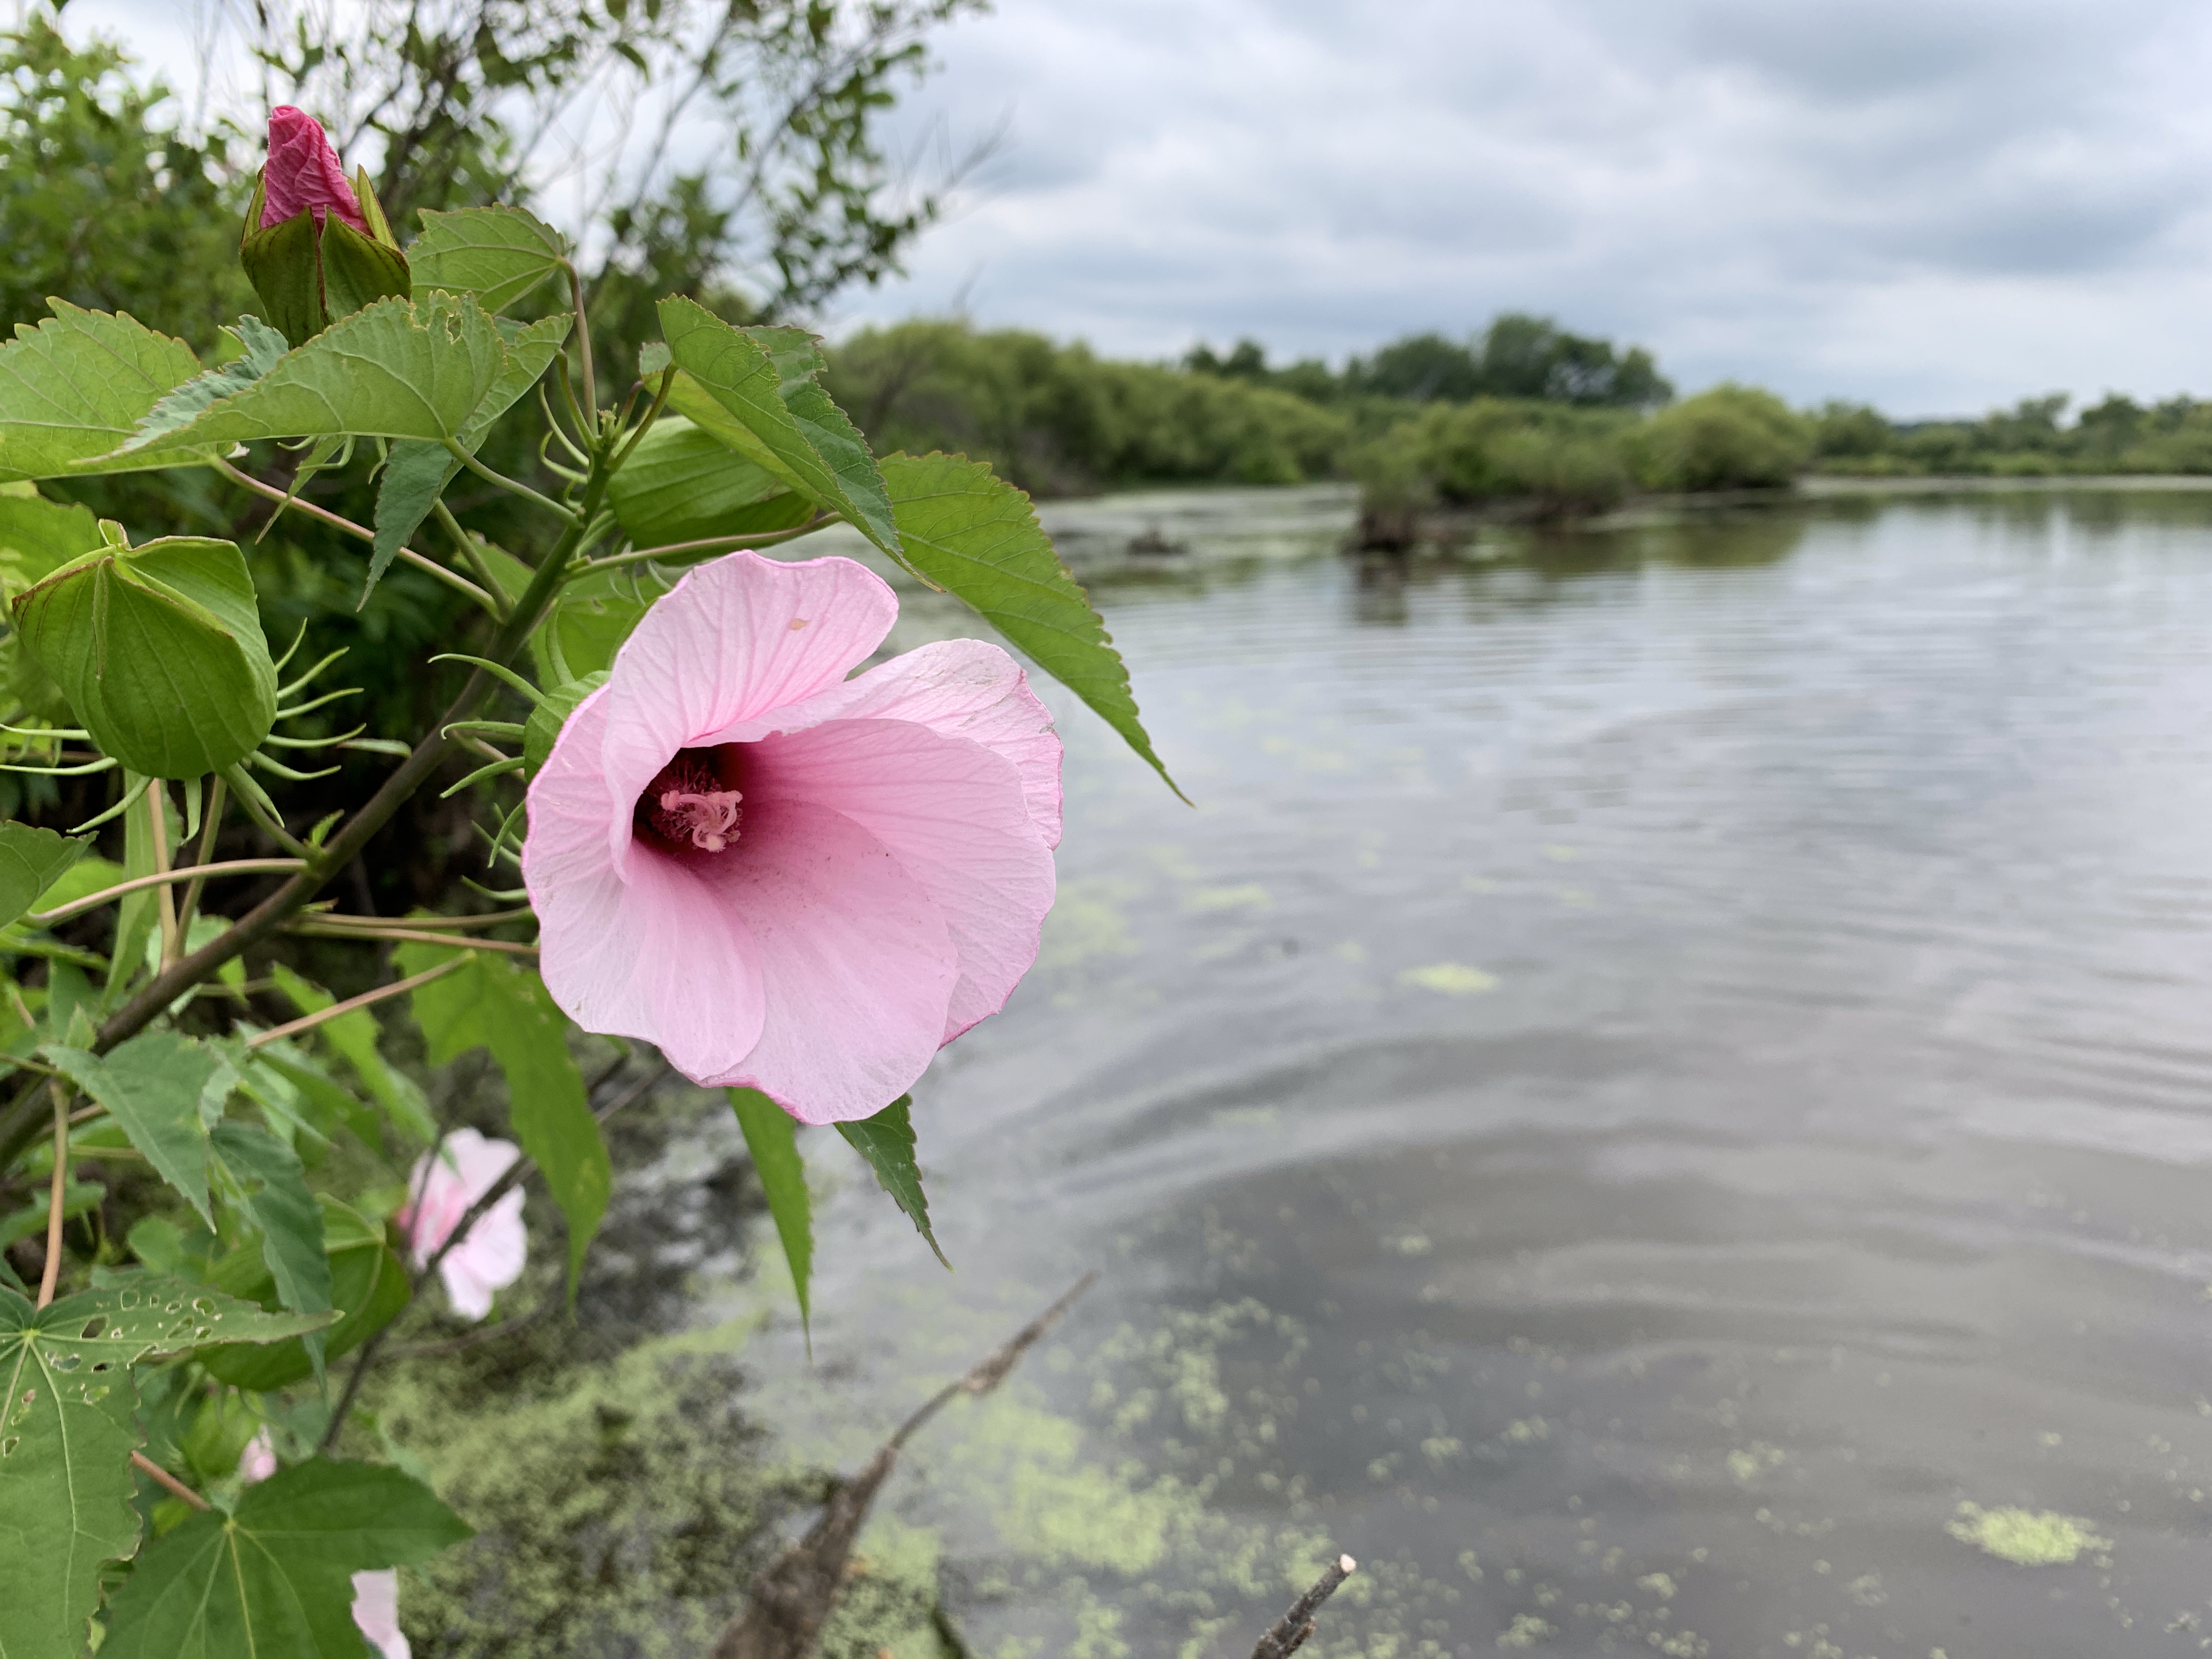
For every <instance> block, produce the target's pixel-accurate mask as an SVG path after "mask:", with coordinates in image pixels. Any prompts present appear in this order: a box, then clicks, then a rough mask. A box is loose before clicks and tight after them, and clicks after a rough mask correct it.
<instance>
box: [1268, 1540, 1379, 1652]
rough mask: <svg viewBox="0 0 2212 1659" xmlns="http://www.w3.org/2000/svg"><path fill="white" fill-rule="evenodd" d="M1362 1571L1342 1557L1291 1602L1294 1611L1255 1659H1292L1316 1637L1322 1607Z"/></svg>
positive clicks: (1272, 1632)
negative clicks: (1315, 1629) (1323, 1603)
mask: <svg viewBox="0 0 2212 1659" xmlns="http://www.w3.org/2000/svg"><path fill="white" fill-rule="evenodd" d="M1358 1570H1359V1563H1358V1562H1357V1561H1355V1560H1353V1559H1352V1558H1351V1557H1350V1556H1348V1555H1340V1556H1338V1557H1337V1558H1336V1560H1335V1562H1334V1565H1331V1566H1330V1568H1329V1570H1328V1571H1327V1572H1324V1573H1323V1574H1322V1576H1321V1577H1319V1578H1318V1579H1316V1581H1315V1583H1314V1587H1313V1588H1312V1589H1310V1590H1308V1591H1307V1592H1306V1593H1305V1594H1304V1595H1301V1596H1300V1597H1298V1599H1297V1601H1293V1602H1291V1610H1290V1611H1289V1612H1288V1613H1285V1614H1284V1615H1283V1616H1282V1617H1281V1618H1280V1619H1278V1620H1276V1621H1275V1624H1274V1628H1273V1629H1272V1630H1270V1631H1269V1632H1267V1634H1266V1635H1265V1636H1263V1637H1261V1638H1260V1645H1259V1646H1258V1647H1256V1648H1254V1649H1253V1650H1252V1659H1290V1656H1291V1655H1292V1654H1294V1653H1296V1652H1297V1650H1299V1649H1300V1648H1302V1647H1304V1645H1305V1644H1306V1638H1308V1637H1309V1636H1311V1635H1312V1634H1313V1633H1314V1614H1316V1613H1319V1612H1320V1611H1321V1604H1322V1602H1324V1601H1328V1598H1329V1597H1330V1596H1332V1595H1335V1594H1336V1592H1337V1587H1338V1586H1339V1585H1340V1584H1342V1583H1344V1581H1345V1580H1346V1579H1347V1578H1349V1577H1352V1574H1353V1573H1355V1572H1357V1571H1358Z"/></svg>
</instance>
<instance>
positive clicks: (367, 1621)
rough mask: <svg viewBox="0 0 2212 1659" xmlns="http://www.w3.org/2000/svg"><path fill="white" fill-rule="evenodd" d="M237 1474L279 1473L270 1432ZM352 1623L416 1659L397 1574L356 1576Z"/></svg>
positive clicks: (383, 1645)
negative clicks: (402, 1616) (403, 1621)
mask: <svg viewBox="0 0 2212 1659" xmlns="http://www.w3.org/2000/svg"><path fill="white" fill-rule="evenodd" d="M464 1133H466V1132H465V1131H464ZM238 1472H239V1474H240V1475H241V1476H243V1477H244V1479H245V1480H246V1485H247V1486H252V1484H253V1483H254V1482H255V1481H257V1480H267V1479H268V1478H269V1477H270V1475H272V1474H276V1447H275V1446H274V1445H272V1444H271V1443H270V1439H269V1431H268V1430H266V1429H264V1430H262V1431H260V1432H259V1433H258V1434H257V1435H255V1436H254V1437H253V1438H252V1439H251V1440H249V1441H247V1442H246V1450H245V1453H244V1455H241V1456H240V1458H239V1460H238ZM353 1622H354V1623H355V1625H356V1626H358V1627H359V1628H360V1631H361V1633H362V1635H363V1636H365V1637H367V1638H368V1640H369V1642H370V1643H371V1644H373V1645H374V1647H375V1649H376V1650H377V1651H378V1652H379V1653H380V1654H382V1655H383V1656H384V1659H414V1650H412V1649H411V1648H410V1647H409V1646H408V1645H407V1638H406V1637H404V1635H402V1634H401V1633H400V1630H399V1575H398V1573H397V1572H394V1571H390V1570H389V1569H386V1571H381V1572H357V1573H356V1574H354V1576H353Z"/></svg>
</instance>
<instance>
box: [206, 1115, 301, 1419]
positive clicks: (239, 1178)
mask: <svg viewBox="0 0 2212 1659" xmlns="http://www.w3.org/2000/svg"><path fill="white" fill-rule="evenodd" d="M208 1145H209V1147H210V1150H211V1151H212V1152H214V1153H215V1156H216V1161H217V1162H218V1163H220V1164H222V1167H223V1169H224V1170H226V1171H227V1172H228V1174H229V1176H230V1178H231V1181H232V1182H233V1183H234V1185H235V1186H236V1187H237V1188H239V1199H240V1207H241V1208H242V1209H244V1210H245V1212H246V1215H247V1216H248V1217H249V1218H252V1222H253V1225H254V1226H255V1227H256V1228H257V1229H258V1231H259V1232H260V1234H261V1256H262V1260H263V1261H265V1262H266V1263H267V1264H268V1267H269V1274H270V1278H271V1279H274V1280H275V1281H276V1295H277V1298H278V1300H280V1301H282V1302H283V1304H284V1305H285V1306H286V1307H288V1308H290V1309H292V1310H295V1312H298V1313H304V1314H321V1313H328V1312H330V1311H331V1262H330V1258H329V1257H328V1256H327V1255H325V1254H324V1251H323V1212H322V1208H321V1206H319V1205H318V1204H317V1203H316V1202H315V1197H314V1194H313V1193H310V1192H309V1191H308V1190H307V1171H306V1170H303V1169H301V1167H300V1158H299V1154H298V1153H296V1152H294V1151H293V1150H292V1149H291V1148H290V1147H289V1146H286V1145H285V1144H284V1143H283V1141H281V1140H279V1139H276V1136H275V1135H272V1134H270V1133H269V1131H268V1130H266V1129H264V1128H262V1127H259V1126H258V1124H252V1123H218V1124H216V1126H215V1127H214V1128H213V1129H212V1130H210V1131H209V1133H208ZM306 1342H307V1358H308V1359H309V1360H310V1361H311V1362H312V1363H313V1366H314V1370H315V1376H316V1377H317V1378H318V1379H319V1378H320V1377H321V1376H322V1374H323V1336H322V1331H321V1329H320V1328H319V1327H318V1328H316V1329H315V1330H314V1331H313V1332H311V1333H310V1334H308V1335H307V1338H306Z"/></svg>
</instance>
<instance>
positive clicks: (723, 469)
mask: <svg viewBox="0 0 2212 1659" xmlns="http://www.w3.org/2000/svg"><path fill="white" fill-rule="evenodd" d="M607 504H608V505H609V506H611V507H613V508H614V513H615V519H616V521H617V523H619V524H620V525H621V526H622V527H623V534H625V535H627V536H628V537H629V538H630V540H631V541H632V542H634V543H635V544H636V545H638V546H639V547H665V546H667V545H668V544H671V543H675V542H694V541H702V540H704V539H706V538H708V537H710V536H750V535H755V534H757V533H759V532H763V531H770V530H784V529H788V528H789V527H790V526H793V525H800V524H805V522H806V520H808V519H809V518H810V517H811V516H812V515H813V512H814V504H813V502H812V501H809V500H808V499H807V498H806V497H805V495H800V494H799V492H798V491H797V490H795V489H792V488H791V487H790V485H789V484H787V483H786V482H785V481H784V480H783V479H782V478H781V477H777V476H776V475H775V473H772V472H770V471H769V470H768V469H767V468H765V467H763V466H762V465H759V464H758V463H757V462H756V461H753V460H750V459H747V458H746V457H745V456H744V455H741V454H739V453H737V452H736V451H735V450H732V448H730V447H729V446H728V445H726V444H725V443H722V442H721V441H719V440H718V439H716V438H714V437H713V436H712V435H709V434H708V433H706V432H703V431H702V430H701V429H700V428H699V427H698V426H697V425H696V424H695V423H694V422H691V421H689V420H687V419H685V418H684V416H681V415H664V416H661V417H660V418H659V420H658V421H655V422H653V428H652V429H651V430H650V431H648V432H647V434H646V435H645V436H644V437H643V438H641V439H640V440H639V441H638V446H637V448H636V449H635V450H634V451H633V452H632V453H631V454H630V458H629V460H627V461H625V462H623V469H622V471H619V472H617V473H616V474H615V475H614V477H612V478H611V479H610V480H609V481H608V483H607ZM699 556H700V557H701V558H709V557H712V556H713V555H712V554H711V553H702V554H701V555H699Z"/></svg>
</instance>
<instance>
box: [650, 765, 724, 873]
mask: <svg viewBox="0 0 2212 1659" xmlns="http://www.w3.org/2000/svg"><path fill="white" fill-rule="evenodd" d="M720 781H721V780H720V779H719V778H717V777H715V776H714V774H713V773H712V772H710V771H709V770H708V769H707V768H706V767H705V766H703V765H702V764H701V763H698V762H697V761H696V760H693V759H692V758H691V757H689V756H688V755H679V756H678V757H677V758H676V759H675V760H673V761H671V762H670V763H668V764H667V765H666V766H664V767H662V768H661V769H660V772H659V775H658V776H657V777H655V778H654V779H653V781H652V783H650V784H649V785H647V787H646V792H645V803H644V804H645V806H646V814H645V817H646V822H647V823H648V824H649V825H650V826H651V827H652V829H653V834H655V835H656V836H659V837H660V839H661V840H662V841H664V842H666V843H668V845H670V846H671V847H683V846H687V845H688V846H690V847H694V848H697V849H698V850H699V851H700V852H702V853H719V852H721V851H723V850H724V849H725V848H727V847H728V846H729V845H730V843H731V842H733V841H735V840H737V838H738V819H739V818H740V817H743V816H744V814H743V812H742V811H740V810H739V807H738V803H739V802H741V801H742V800H744V795H743V794H742V793H739V792H738V790H735V789H723V788H720V787H717V786H718V785H719V784H720Z"/></svg>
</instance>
